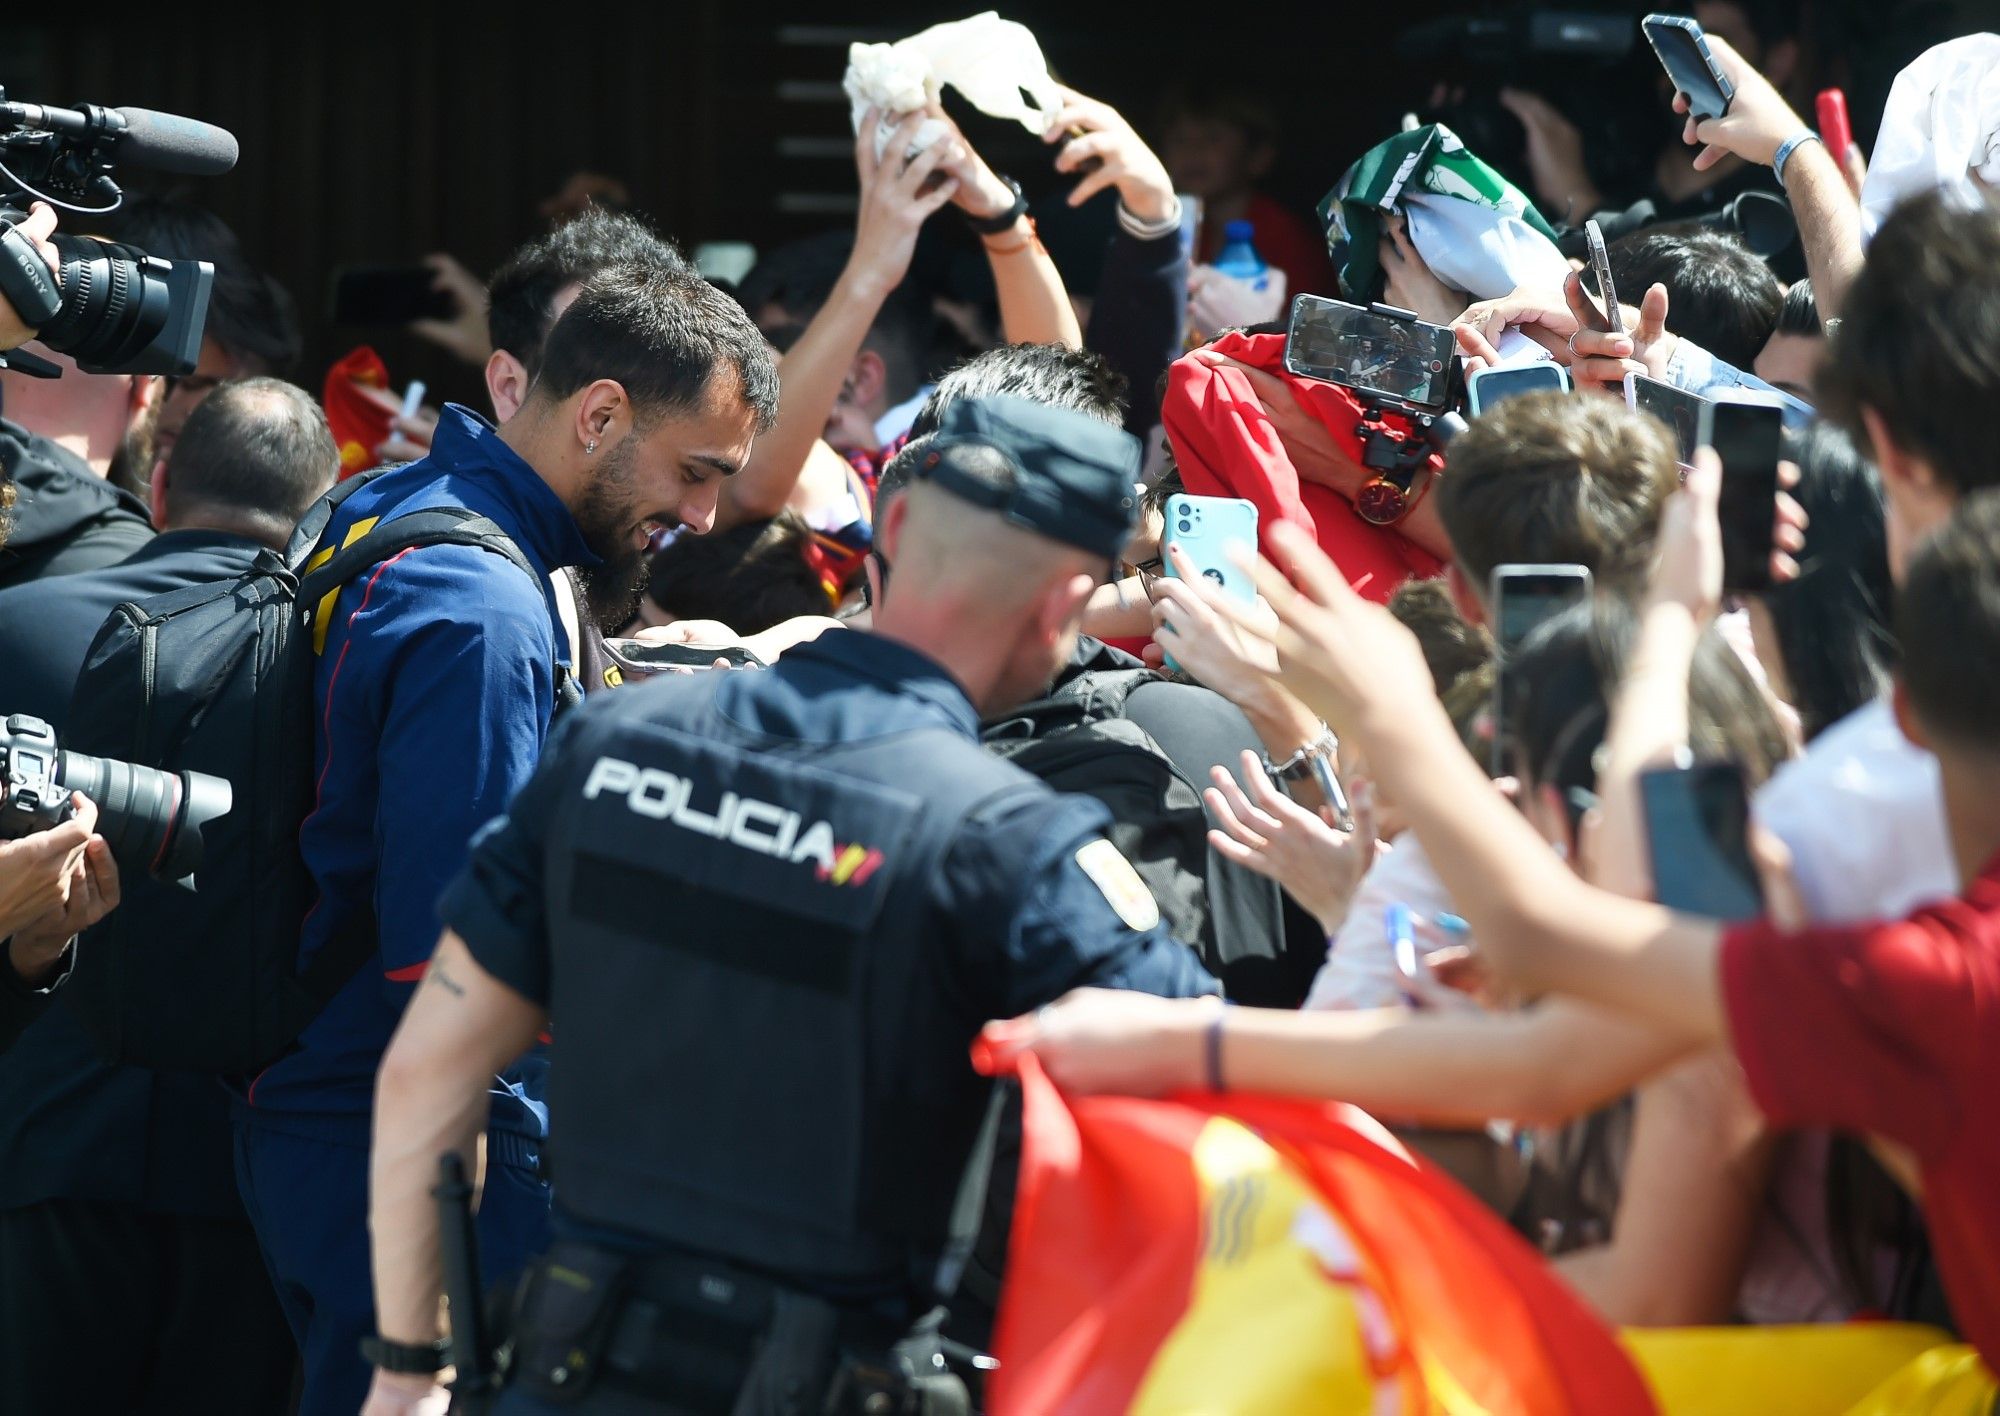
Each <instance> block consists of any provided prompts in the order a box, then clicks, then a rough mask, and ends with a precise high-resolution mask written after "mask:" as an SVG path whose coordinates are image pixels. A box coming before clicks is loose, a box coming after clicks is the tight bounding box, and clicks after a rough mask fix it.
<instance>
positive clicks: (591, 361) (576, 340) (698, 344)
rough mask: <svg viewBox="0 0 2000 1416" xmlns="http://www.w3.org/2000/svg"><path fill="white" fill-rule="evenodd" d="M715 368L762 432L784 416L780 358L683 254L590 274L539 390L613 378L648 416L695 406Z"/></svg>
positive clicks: (559, 329)
mask: <svg viewBox="0 0 2000 1416" xmlns="http://www.w3.org/2000/svg"><path fill="white" fill-rule="evenodd" d="M718 373H723V374H726V375H727V376H728V377H730V378H732V379H733V380H734V384H735V393H736V396H737V397H738V398H740V399H741V400H742V401H743V403H744V405H745V406H747V407H749V408H750V409H752V410H753V411H754V412H755V413H756V415H757V430H758V431H759V432H766V431H768V430H769V429H770V427H771V424H772V423H773V422H774V421H776V419H777V416H778V366H777V365H776V364H775V363H774V362H773V361H772V359H771V351H770V349H769V348H768V347H767V346H766V345H765V343H764V337H763V336H762V335H760V334H758V333H757V326H755V325H753V324H751V323H750V317H749V316H748V315H746V314H744V313H743V307H742V306H741V305H739V304H737V303H736V302H735V301H734V300H732V299H730V298H729V297H728V296H727V295H725V294H723V293H722V292H721V291H720V290H717V289H716V288H715V287H714V286H713V285H710V284H709V283H708V282H707V281H706V280H703V279H702V278H701V277H700V276H699V275H697V274H696V273H695V272H694V271H693V270H692V269H691V268H690V267H688V266H687V265H685V264H682V265H678V266H666V265H662V264H660V263H658V262H646V263H644V264H627V265H618V266H613V267H611V268H610V269H609V270H603V271H599V272H598V273H597V274H595V275H593V276H591V277H590V279H588V280H587V281H585V282H584V286H583V290H582V292H581V293H579V294H578V295H577V297H576V300H575V302H574V303H572V304H571V305H570V307H569V308H568V309H567V310H565V311H563V315H562V318H561V319H559V320H557V321H556V323H555V328H553V329H551V330H550V331H549V337H548V341H547V343H546V344H545V345H544V347H543V350H542V370H541V373H540V374H539V375H538V376H537V378H536V380H535V383H534V393H535V394H537V395H539V396H543V397H546V398H549V399H552V400H554V401H557V402H560V401H561V400H563V399H565V398H568V397H569V396H570V395H571V394H573V393H575V392H576V391H577V390H578V389H580V388H584V387H587V386H588V385H590V384H591V383H594V382H595V381H597V380H598V379H613V380H615V381H616V382H617V383H619V384H620V385H621V386H622V387H623V388H624V390H625V394H626V397H628V398H630V399H631V400H632V406H633V409H634V412H635V415H636V416H637V418H638V419H639V421H640V422H642V423H644V422H647V421H650V420H651V419H654V418H657V417H659V416H660V415H662V414H666V413H685V412H691V411H693V410H696V409H699V408H701V407H702V406H704V404H705V403H706V401H707V400H708V399H709V398H710V397H711V396H712V395H714V394H716V393H719V392H723V391H724V390H722V389H718V388H716V386H715V379H716V376H717V374H718Z"/></svg>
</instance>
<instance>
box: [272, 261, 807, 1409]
mask: <svg viewBox="0 0 2000 1416" xmlns="http://www.w3.org/2000/svg"><path fill="white" fill-rule="evenodd" d="M777 391H778V384H777V373H776V370H775V368H774V367H773V365H772V362H771V358H770V354H769V352H768V350H767V349H766V347H765V345H764V343H763V341H762V339H761V337H760V336H759V335H758V333H757V330H756V328H755V326H753V325H752V324H751V323H750V321H749V319H748V318H747V317H746V316H745V315H744V314H743V312H742V310H741V309H740V308H739V307H738V306H737V305H736V304H735V303H734V302H733V301H731V300H730V299H729V298H728V297H727V296H725V295H723V294H721V293H720V292H719V291H717V290H715V289H714V288H713V287H712V286H710V285H709V284H708V283H707V282H706V281H704V280H702V279H701V277H700V276H698V275H695V274H694V273H692V272H691V271H689V270H686V269H671V268H668V267H665V266H663V265H660V264H658V263H652V264H647V265H630V266H619V267H614V268H612V269H611V270H608V271H605V272H602V273H600V274H599V275H597V276H595V277H593V278H592V279H591V280H590V281H589V282H588V283H586V285H585V286H584V288H583V291H582V293H581V294H579V295H578V297H577V299H576V301H575V302H574V303H573V304H572V305H571V306H570V307H569V309H568V310H567V311H565V312H564V314H563V316H562V318H561V319H560V320H559V321H558V322H557V323H556V325H555V327H554V328H553V329H552V330H551V331H550V333H549V336H548V343H547V347H546V351H545V354H544V358H543V365H542V370H541V374H540V376H539V378H538V380H537V382H536V384H535V386H534V388H533V389H532V390H531V391H530V393H529V396H528V398H527V401H526V402H525V403H524V404H523V406H522V408H521V410H520V412H519V413H518V414H516V415H515V417H514V418H513V419H511V420H510V421H509V422H508V424H507V426H506V427H505V428H504V429H502V430H495V429H494V428H493V427H492V426H491V425H490V424H488V423H487V422H486V421H485V420H484V419H482V418H480V417H479V415H478V414H476V413H473V412H471V411H470V410H469V409H465V408H460V407H457V406H455V405H454V406H452V407H449V408H447V409H446V411H445V416H444V418H443V420H442V422H441V423H440V425H439V428H438V432H437V437H436V441H435V443H434V444H433V446H432V449H431V452H430V454H429V455H428V456H426V457H425V458H423V459H422V460H421V461H418V462H414V463H411V464H410V465H409V466H407V467H404V468H399V469H397V470H395V471H392V472H388V473H385V474H383V475H382V476H380V477H378V478H376V479H375V481H373V482H372V483H370V484H369V485H368V486H367V487H365V488H363V489H361V490H360V491H359V492H357V493H355V494H354V495H353V496H350V497H349V498H348V499H347V500H346V501H345V502H344V503H343V504H342V506H341V507H340V509H339V512H338V513H337V515H336V517H335V519H334V522H333V524H332V525H331V526H330V527H329V529H328V532H327V536H326V539H325V540H324V541H323V542H322V545H323V546H329V545H330V546H338V545H340V544H343V543H345V542H346V541H349V540H352V539H355V538H358V537H359V536H361V535H364V534H366V533H367V531H368V530H370V529H372V528H373V527H374V526H376V525H380V524H385V523H387V522H389V521H391V520H393V519H394V518H396V517H398V516H401V515H405V514H407V513H410V512H414V511H419V510H423V509H427V508H433V507H459V508H464V509H466V510H468V511H471V512H473V513H475V514H477V515H479V516H484V517H487V518H490V519H491V520H492V521H493V522H495V523H497V524H498V525H499V527H500V529H501V530H502V531H503V532H505V533H506V534H507V536H508V537H509V538H510V539H512V541H513V542H514V544H515V546H516V547H517V548H518V549H519V550H520V551H521V553H522V554H523V555H524V556H525V558H526V559H527V561H528V563H529V565H530V566H532V567H533V568H534V570H535V571H536V574H535V576H534V577H532V578H531V577H530V576H529V575H528V574H527V573H525V572H524V571H523V570H522V568H521V567H520V566H518V565H516V564H514V563H513V562H512V561H511V560H509V559H508V558H507V557H505V556H503V555H499V554H495V553H494V552H492V551H489V550H483V549H480V548H477V547H470V546H458V545H436V546H426V547H423V548H421V549H417V550H413V551H407V552H405V553H403V554H402V555H400V556H397V557H395V558H394V559H392V560H388V561H384V562H382V563H381V564H379V565H376V566H373V567H370V568H369V569H367V570H365V571H363V572H362V573H361V574H360V575H358V576H356V577H355V578H354V579H353V580H352V581H351V582H349V583H348V584H347V585H346V586H345V587H344V588H343V589H342V590H341V591H340V592H339V593H338V595H337V596H335V597H333V599H332V602H331V603H330V604H328V605H327V606H325V607H324V608H323V610H322V612H321V613H320V615H319V617H318V621H317V622H318V625H319V640H318V644H317V648H318V650H319V655H320V657H319V660H318V664H317V669H316V681H315V693H316V710H317V715H318V725H319V726H318V731H317V735H316V742H315V749H314V751H315V774H316V780H317V782H318V797H317V800H316V802H315V805H314V807H313V810H312V813H311V815H310V816H308V817H307V819H306V822H305V824H304V826H303V828H302V830H301V832H300V845H301V848H302V850H303V852H304V856H305V860H306V864H307V866H308V868H309V869H310V870H311V871H312V874H313V877H314V882H315V884H316V885H317V887H318V891H319V899H318V903H317V904H316V905H315V907H314V909H313V911H312V913H311V914H310V915H309V916H308V917H307V919H306V922H305V927H304V931H303V937H302V938H301V940H300V964H301V967H303V966H304V964H305V963H306V962H307V961H309V960H310V959H311V958H312V957H313V955H314V954H315V953H316V952H317V951H318V950H319V949H321V948H323V947H326V945H327V943H328V941H329V940H330V939H332V938H334V937H335V936H336V935H337V934H340V933H344V932H345V931H346V930H348V929H350V928H352V927H353V925H354V922H355V921H356V920H357V919H358V920H361V921H363V922H364V923H365V922H366V920H367V916H368V913H369V912H372V914H373V919H374V925H375V930H376V935H377V939H378V941H379V947H378V950H377V952H376V955H375V957H373V958H371V959H370V960H369V961H368V962H367V963H366V964H364V965H362V967H361V969H360V970H359V972H358V973H357V974H356V975H355V976H354V977H353V978H352V979H350V980H349V982H348V983H347V985H346V987H345V988H344V989H342V990H341V992H340V993H339V994H338V995H337V996H336V997H335V998H334V1000H333V1001H332V1003H331V1004H329V1005H328V1007H327V1008H326V1010H325V1011H324V1012H323V1013H322V1014H321V1015H320V1016H319V1017H318V1018H317V1019H315V1020H314V1022H313V1024H312V1025H311V1027H309V1028H308V1029H307V1030H306V1032H305V1034H304V1035H303V1036H302V1037H301V1039H300V1043H299V1046H298V1047H297V1048H296V1049H295V1050H294V1051H293V1052H292V1053H290V1054H289V1055H287V1056H286V1057H284V1058H282V1059H281V1060H279V1061H278V1062H276V1063H274V1064H273V1065H272V1066H270V1067H269V1068H267V1069H266V1070H265V1071H264V1072H263V1073H262V1075H260V1076H259V1077H257V1078H256V1079H255V1081H254V1082H253V1083H252V1084H251V1085H250V1086H249V1087H248V1088H247V1090H246V1091H245V1094H244V1095H243V1096H242V1097H241V1098H240V1099H239V1102H238V1105H237V1106H236V1109H235V1123H236V1165H237V1178H238V1181H239V1183H240V1184H241V1186H242V1190H243V1199H244V1204H245V1207H246V1208H247V1209H248V1211H249V1214H250V1218H251V1222H252V1224H253V1225H255V1227H256V1230H257V1236H258V1242H259V1244H260V1245H261V1246H262V1249H263V1252H264V1256H265V1260H266V1262H267V1263H268V1264H269V1266H270V1269H271V1276H272V1279H273V1281H274V1282H275V1284H276V1286H277V1289H278V1296H279V1299H280V1301H281V1302H282V1303H283V1305H284V1307H285V1312H286V1317H287V1318H288V1319H289V1321H290V1322H291V1325H292V1329H293V1332H294V1333H295V1334H296V1335H297V1337H298V1340H299V1346H300V1349H301V1351H302V1352H303V1354H304V1358H305V1383H304V1392H305V1394H304V1401H303V1405H302V1406H301V1411H302V1412H303V1413H304V1416H319V1413H333V1412H340V1413H342V1416H351V1413H352V1412H354V1411H355V1410H356V1409H358V1408H359V1406H360V1405H361V1402H362V1399H363V1397H364V1395H365V1393H366V1391H367V1387H368V1380H369V1369H368V1367H367V1365H366V1363H365V1362H364V1361H363V1360H362V1357H361V1355H360V1344H361V1341H362V1339H364V1338H366V1337H367V1336H369V1335H370V1334H371V1333H372V1332H373V1331H374V1327H375V1323H374V1311H373V1303H372V1299H371V1296H370V1294H371V1288H370V1274H369V1265H368V1236H367V1211H368V1163H369V1158H368V1135H369V1112H370V1107H371V1103H372V1099H373V1092H374V1083H375V1072H376V1068H377V1066H378V1065H379V1063H380V1061H381V1057H382V1053H383V1050H384V1048H385V1047H386V1046H387V1044H388V1041H389V1036H390V1034H391V1032H392V1031H393V1030H394V1028H395V1026H396V1022H397V1020H398V1019H399V1018H400V1017H401V1015H402V1011H403V1006H404V1004H405V1003H406V1002H407V1001H408V998H409V995H410V993H411V992H412V990H413V989H414V987H415V985H416V983H417V981H418V980H419V979H420V978H422V976H423V973H424V968H425V964H426V962H427V960H428V959H429V957H430V954H431V950H432V947H433V946H434V945H435V944H436V942H437V938H438V933H439V927H440V926H439V922H438V915H437V900H438V896H439V895H440V894H441V892H442V891H443V889H444V886H445V885H446V884H447V883H448V882H449V881H450V880H451V879H452V877H453V876H455V875H456V874H457V873H458V871H459V870H460V869H461V868H462V867H463V865H464V863H465V858H466V851H467V843H468V842H469V841H470V839H471V837H472V835H473V833H474V832H475V831H476V830H477V829H478V828H479V827H480V826H481V825H483V824H484V823H485V822H486V821H487V820H488V819H489V818H491V817H494V816H497V815H498V814H500V812H501V811H502V810H503V809H504V808H505V807H506V805H507V803H508V801H509V800H510V799H511V798H512V797H513V795H514V793H515V791H516V789H518V788H519V787H520V786H521V784H522V783H524V782H525V781H526V780H527V779H528V776H529V774H530V773H531V772H532V771H533V770H534V767H535V763H536V760H537V758H538V757H539V755H540V753H541V749H542V744H543V741H544V740H545V738H546V736H547V734H548V731H549V726H550V721H551V718H552V716H553V714H554V712H555V708H556V703H557V700H558V696H559V694H560V692H561V688H562V683H563V680H564V678H565V677H567V675H568V672H569V666H568V664H567V663H566V662H565V657H566V650H565V648H564V647H563V646H564V642H565V641H564V636H563V634H562V631H561V629H560V627H559V625H558V622H557V620H556V617H555V613H554V607H553V604H552V601H551V598H550V586H549V583H548V576H549V574H550V573H551V572H552V571H554V570H556V569H557V568H559V567H562V566H573V565H583V566H598V565H599V564H600V563H601V562H602V563H609V564H608V565H606V566H605V567H604V569H603V570H601V571H600V573H599V578H600V580H601V579H603V578H605V577H606V576H607V575H617V574H620V573H622V572H624V571H625V570H627V569H629V570H630V571H631V572H632V576H631V583H632V584H633V585H634V586H636V584H637V572H638V570H639V568H640V567H641V566H642V565H643V559H642V557H643V555H644V552H645V549H646V545H647V542H648V540H649V538H650V536H651V534H652V532H653V531H654V530H655V529H656V528H659V527H675V526H681V527H685V528H686V529H688V530H689V531H692V532H702V531H706V530H707V529H708V527H709V524H710V521H711V519H712V517H713V516H714V513H715V506H716V498H717V495H718V492H719V491H720V489H721V484H722V479H723V478H725V477H728V476H730V475H732V474H733V473H734V472H735V471H736V470H737V469H738V468H740V467H741V466H742V465H743V463H744V461H745V459H746V458H747V457H748V456H749V451H750V446H751V442H752V440H753V439H754V438H755V436H756V434H757V433H758V432H759V431H761V430H762V429H764V428H766V427H768V426H769V424H770V422H771V420H772V418H773V417H774V416H775V414H776V410H777ZM541 1070H542V1064H541V1060H540V1059H539V1058H537V1057H535V1056H532V1055H531V1056H529V1057H527V1058H524V1059H522V1061H521V1062H520V1063H518V1064H517V1065H516V1066H515V1067H514V1068H512V1069H510V1071H509V1072H508V1073H507V1074H506V1075H504V1076H502V1077H499V1078H496V1079H495V1082H494V1087H493V1091H492V1102H491V1111H490V1116H489V1121H488V1133H487V1152H486V1181H485V1192H484V1198H483V1200H482V1203H481V1206H480V1212H479V1230H480V1248H481V1258H482V1263H483V1265H484V1276H485V1277H486V1278H487V1279H488V1280H489V1281H491V1282H494V1283H504V1282H507V1281H508V1280H509V1279H510V1278H511V1276H512V1275H514V1274H515V1273H518V1272H519V1270H520V1269H521V1268H522V1266H523V1265H524V1264H525V1263H526V1261H527V1259H528V1258H529V1257H530V1256H531V1255H532V1254H533V1253H534V1251H535V1250H536V1249H537V1248H538V1247H539V1246H540V1244H541V1242H542V1239H543V1237H544V1235H545V1232H546V1226H547V1212H548V1195H547V1189H546V1186H544V1185H543V1184H542V1183H541V1181H540V1179H539V1178H538V1176H537V1174H536V1162H537V1159H538V1152H539V1149H540V1144H541V1140H542V1137H543V1136H544V1134H545V1133H546V1114H545V1112H544V1110H543V1108H542V1105H541V1100H540V1097H541V1088H540V1073H541Z"/></svg>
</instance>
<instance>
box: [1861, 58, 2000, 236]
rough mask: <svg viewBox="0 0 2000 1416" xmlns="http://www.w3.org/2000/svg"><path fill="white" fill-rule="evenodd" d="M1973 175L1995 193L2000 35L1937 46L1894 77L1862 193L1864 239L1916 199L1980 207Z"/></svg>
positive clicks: (1999, 149)
mask: <svg viewBox="0 0 2000 1416" xmlns="http://www.w3.org/2000/svg"><path fill="white" fill-rule="evenodd" d="M1975 175H1976V176H1977V177H1978V178H1979V180H1980V181H1981V182H1984V183H1985V184H1986V185H1987V186H1990V187H1995V188H2000V34H1968V35H1963V36H1961V37H1960V38H1958V39H1953V40H1948V41H1946V42H1945V43H1943V44H1939V45H1934V46H1932V47H1931V48H1929V49H1926V50H1925V51H1924V52H1923V53H1922V54H1919V55H1918V56H1917V57H1916V58H1915V59H1913V60H1912V61H1910V64H1909V67H1907V68H1905V69H1904V70H1903V72H1902V73H1900V74H1898V75H1896V82H1895V84H1894V85H1893V86H1892V87H1891V88H1890V90H1889V101H1888V103H1887V104H1885V105H1884V106H1883V109H1882V127H1881V130H1880V131H1879V132H1878V133H1877V135H1876V138H1875V152H1874V155H1873V156H1871V157H1870V158H1869V159H1868V180H1867V181H1865V182H1864V183H1862V185H1861V228H1862V231H1863V233H1864V234H1865V235H1869V236H1872V235H1874V233H1875V228H1876V227H1878V226H1880V225H1881V224H1882V221H1883V219H1884V218H1885V217H1887V216H1888V215H1889V213H1890V212H1891V211H1893V210H1894V209H1895V207H1896V205H1897V203H1899V202H1901V201H1903V200H1905V199H1906V198H1909V197H1914V196H1916V195H1917V194H1919V193H1920V192H1928V191H1931V190H1933V189H1943V190H1944V191H1946V192H1949V193H1952V194H1953V195H1955V196H1957V197H1960V198H1962V199H1964V200H1967V201H1971V202H1977V201H1978V200H1979V199H1980V196H1981V193H1980V189H1979V186H1978V185H1977V184H1976V183H1975V182H1974V181H1973V178H1974V176H1975Z"/></svg>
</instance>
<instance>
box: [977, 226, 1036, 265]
mask: <svg viewBox="0 0 2000 1416" xmlns="http://www.w3.org/2000/svg"><path fill="white" fill-rule="evenodd" d="M1016 220H1017V221H1025V222H1027V224H1028V234H1027V235H1025V236H1023V237H1022V238H1021V239H1020V240H1018V241H1016V242H1014V244H1013V245H1011V246H996V245H994V244H993V242H994V240H995V239H996V238H997V237H999V236H1004V235H1007V234H1008V233H1009V232H1011V231H1012V229H1013V227H1012V225H1011V224H1010V225H1009V226H1008V227H1007V228H1005V229H1004V230H1001V231H998V232H995V233H994V234H993V235H992V236H982V237H980V238H979V244H980V245H982V246H984V247H985V248H986V254H987V255H989V256H1016V255H1019V254H1020V253H1021V252H1023V251H1026V250H1029V249H1031V248H1033V247H1037V246H1040V245H1041V244H1042V235H1041V232H1040V231H1039V230H1038V229H1037V228H1036V226H1035V218H1033V217H1032V216H1028V217H1018V218H1016Z"/></svg>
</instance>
